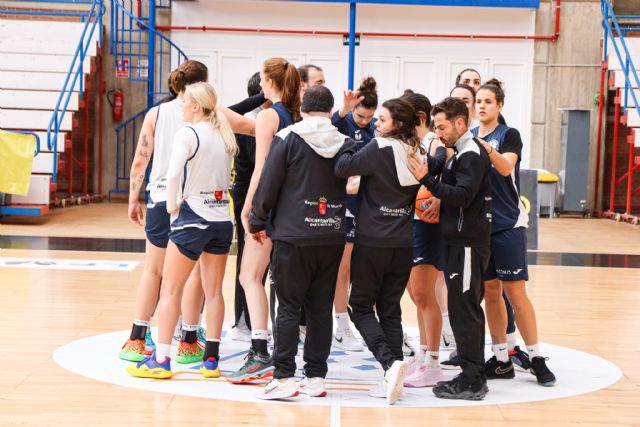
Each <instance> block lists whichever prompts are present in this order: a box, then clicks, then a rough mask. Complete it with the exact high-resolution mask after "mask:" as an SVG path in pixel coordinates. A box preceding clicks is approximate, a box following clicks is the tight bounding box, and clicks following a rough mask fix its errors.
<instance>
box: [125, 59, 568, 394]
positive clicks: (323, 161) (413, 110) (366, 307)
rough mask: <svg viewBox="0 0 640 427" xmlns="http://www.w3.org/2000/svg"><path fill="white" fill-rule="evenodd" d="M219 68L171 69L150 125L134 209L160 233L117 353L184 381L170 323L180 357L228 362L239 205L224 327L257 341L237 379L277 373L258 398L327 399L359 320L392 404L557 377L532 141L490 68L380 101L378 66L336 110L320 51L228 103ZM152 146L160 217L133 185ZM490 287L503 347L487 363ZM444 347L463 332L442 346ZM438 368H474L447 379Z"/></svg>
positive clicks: (138, 164)
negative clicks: (531, 257)
mask: <svg viewBox="0 0 640 427" xmlns="http://www.w3.org/2000/svg"><path fill="white" fill-rule="evenodd" d="M207 80H208V71H207V68H206V66H205V65H204V64H202V63H200V62H197V61H186V62H184V63H183V64H181V65H180V67H179V68H178V69H176V70H175V71H173V72H172V73H171V75H170V77H169V86H170V88H171V91H172V93H173V94H174V96H172V97H170V98H168V99H167V100H165V102H163V103H161V104H159V105H158V106H156V107H154V108H152V109H151V110H149V112H148V113H147V115H146V117H145V119H144V123H143V125H142V128H141V132H140V138H139V142H138V146H137V149H136V154H135V158H134V160H133V164H132V166H131V174H130V177H131V188H130V195H129V217H130V219H131V221H133V222H134V223H136V224H139V225H142V224H143V222H144V227H145V232H146V236H147V243H146V253H145V267H144V272H143V275H142V277H141V280H140V284H139V287H138V293H137V296H136V306H135V307H136V308H135V314H134V316H135V317H134V318H135V320H134V322H133V327H132V330H131V335H130V337H129V339H128V340H127V342H126V343H125V344H124V346H123V347H122V350H121V351H120V354H119V357H120V358H121V359H124V360H128V361H132V362H136V363H135V364H134V365H130V366H128V367H127V372H128V373H129V374H131V375H133V376H136V377H143V378H167V379H168V378H171V376H172V371H171V359H170V358H169V354H170V349H171V344H172V340H175V341H177V344H178V348H177V354H176V360H175V362H177V363H201V364H200V367H199V370H200V372H201V373H202V375H203V376H204V377H205V378H217V377H220V376H221V374H220V367H219V363H220V342H221V335H222V326H223V320H224V316H225V302H224V299H223V295H222V283H223V279H224V274H225V267H226V263H227V256H228V254H229V251H230V247H231V243H232V240H233V231H234V225H233V224H234V222H235V225H236V227H235V229H236V235H237V246H238V257H237V267H236V289H235V304H234V308H235V319H234V325H233V327H232V329H231V331H230V332H229V335H228V337H231V338H232V339H236V340H239V341H247V344H248V345H249V349H248V352H247V355H246V357H245V363H244V365H243V366H242V367H241V368H240V369H238V370H237V371H235V372H232V373H230V374H228V375H226V380H227V381H230V382H232V383H239V384H241V383H247V382H253V381H265V380H269V379H270V381H269V382H268V383H267V385H266V386H265V387H264V389H263V391H262V393H261V395H260V397H261V398H263V399H287V398H293V397H295V396H298V395H299V393H304V394H307V395H308V396H313V397H321V396H325V395H326V393H327V392H326V388H325V382H324V378H325V377H326V375H327V359H328V358H329V353H330V351H331V347H332V345H333V346H334V347H337V348H339V349H341V350H344V351H363V350H364V347H363V345H362V341H361V340H360V339H359V338H357V337H356V335H355V334H354V332H353V330H352V328H351V324H350V322H352V323H353V325H354V326H355V328H356V329H357V330H358V332H359V334H360V335H361V336H362V340H363V341H364V344H365V345H366V347H367V348H368V349H369V351H371V353H373V355H374V357H375V359H376V360H377V361H378V362H379V363H380V365H381V367H382V369H383V370H384V377H383V379H382V380H381V381H380V383H379V384H377V385H376V386H375V387H373V388H372V389H370V390H369V395H371V396H373V397H380V398H386V399H387V402H388V403H389V404H393V403H395V402H396V401H397V400H398V399H400V398H401V397H402V393H403V388H404V387H433V393H434V394H435V395H436V396H437V397H439V398H448V399H468V400H480V399H483V398H484V397H485V396H486V394H487V392H488V391H489V388H488V386H487V380H493V379H511V378H514V377H515V368H516V367H517V368H519V369H521V370H525V371H530V372H531V373H532V374H533V375H534V376H535V379H536V381H537V382H538V384H540V385H542V386H551V385H553V384H554V383H555V376H554V374H553V373H552V372H551V371H550V370H549V368H548V367H547V365H546V360H547V359H546V358H545V357H544V356H543V355H542V354H541V351H540V348H539V345H538V333H537V324H536V317H535V311H534V308H533V306H532V304H531V302H530V300H529V298H528V297H527V293H526V287H525V284H526V281H527V280H528V271H527V258H526V255H527V244H526V228H527V224H528V215H527V213H526V212H525V209H524V206H523V204H522V202H521V200H520V195H519V165H520V156H521V151H522V140H521V138H520V134H519V132H518V131H517V130H516V129H514V128H510V127H508V126H507V125H506V123H505V120H504V118H503V117H502V115H501V114H500V112H501V110H502V107H503V106H504V103H505V94H504V91H503V89H502V87H501V83H500V82H499V81H497V80H495V79H493V80H489V81H487V82H485V83H484V84H481V77H480V75H479V73H478V72H477V71H476V70H473V69H466V70H463V71H462V72H461V73H460V74H459V75H458V77H457V79H456V85H455V87H454V88H453V89H452V90H451V92H450V96H449V97H447V98H445V99H444V100H442V101H441V102H439V103H437V104H435V105H433V106H432V105H431V102H430V100H429V99H428V98H427V97H426V96H425V95H423V94H418V93H414V92H413V91H411V90H406V91H405V93H404V94H403V95H402V96H400V97H398V98H394V99H389V100H386V101H384V102H383V103H382V104H381V105H378V96H377V91H376V82H375V80H374V79H373V78H371V77H368V78H366V79H364V80H363V82H362V84H361V86H360V88H359V89H358V90H356V91H346V92H345V93H344V99H343V104H342V106H340V108H339V109H336V110H335V111H334V107H336V106H335V105H334V98H333V95H332V94H331V92H330V91H329V89H327V88H326V87H325V85H324V83H325V81H324V73H323V71H322V69H321V68H320V67H317V66H314V65H305V66H302V67H300V68H296V67H295V66H294V65H293V64H290V63H289V62H288V61H286V60H285V59H282V58H271V59H268V60H266V61H265V62H264V64H263V66H262V69H261V70H260V72H259V73H256V74H255V75H254V76H252V77H251V79H250V80H249V84H248V92H249V97H248V98H247V99H245V100H244V101H242V102H240V103H238V104H235V105H233V106H229V107H222V106H220V105H218V100H217V95H216V92H215V90H214V89H213V87H212V86H211V85H210V84H208V83H206V82H207ZM376 111H378V116H377V117H374V114H375V113H376ZM234 134H235V135H234ZM234 159H235V160H234ZM150 162H151V170H150V174H149V178H148V184H147V188H146V190H147V192H148V193H147V194H148V203H147V210H146V219H145V218H144V214H143V210H142V209H141V207H140V204H139V202H138V195H139V192H140V190H141V187H142V184H143V182H144V180H145V179H144V178H145V170H146V168H147V167H148V166H149V163H150ZM234 162H235V163H234ZM232 165H233V166H234V167H233V172H234V180H233V183H232V182H231V176H232ZM231 205H233V208H231ZM232 215H233V216H234V219H232V218H231V216H232ZM267 276H268V277H269V278H270V295H269V297H267V294H266V292H265V286H264V285H265V281H266V278H267ZM405 290H408V291H409V295H410V297H411V299H412V301H413V302H414V303H415V305H416V309H417V317H418V319H417V320H418V326H419V331H420V348H419V349H418V348H415V349H414V348H413V347H412V346H410V345H409V343H408V340H407V336H406V334H404V333H403V328H402V312H401V304H400V301H401V298H402V296H403V294H404V292H405ZM483 299H484V300H485V309H486V311H487V313H486V321H487V323H488V326H489V332H490V335H491V340H492V346H491V348H492V351H493V353H494V355H493V356H492V357H491V358H490V359H489V360H487V361H485V359H484V343H485V313H484V310H483V308H482V306H481V302H482V300H483ZM334 309H335V315H334ZM152 316H154V317H155V318H156V323H157V326H158V335H157V340H156V342H154V340H153V339H152V337H151V331H150V321H151V317H152ZM203 316H204V323H205V325H206V330H205V329H203V328H202V327H201V326H200V325H201V324H202V317H203ZM269 318H271V325H272V332H270V330H269V329H268V323H269ZM334 318H335V319H336V328H335V332H334V328H333V319H334ZM516 325H517V328H518V329H519V330H520V334H521V336H522V338H523V340H524V343H525V346H526V351H525V350H524V349H521V348H520V346H518V345H517V340H516ZM271 339H273V350H272V354H270V353H269V342H270V340H271ZM299 346H303V359H304V377H303V378H302V379H301V380H298V379H296V378H295V371H296V361H295V357H296V354H297V352H298V348H299ZM441 346H442V347H444V348H455V351H453V352H452V353H451V355H450V357H449V359H448V360H445V361H442V362H441V361H440V359H439V355H440V353H439V352H440V348H441ZM405 356H410V357H409V359H408V360H406V361H405V360H404V358H405ZM442 369H461V373H460V374H459V375H457V376H456V377H454V378H453V379H451V380H448V381H445V380H444V375H443V371H442Z"/></svg>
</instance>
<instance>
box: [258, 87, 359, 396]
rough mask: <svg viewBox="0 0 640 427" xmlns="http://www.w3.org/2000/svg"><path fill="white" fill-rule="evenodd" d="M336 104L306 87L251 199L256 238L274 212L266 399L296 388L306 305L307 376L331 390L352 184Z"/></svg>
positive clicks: (324, 92) (318, 387)
mask: <svg viewBox="0 0 640 427" xmlns="http://www.w3.org/2000/svg"><path fill="white" fill-rule="evenodd" d="M332 108H333V96H332V95H331V92H330V91H329V89H327V88H326V87H323V86H315V87H313V88H309V90H307V92H306V93H305V96H304V98H303V102H302V113H303V117H304V119H303V120H302V121H301V122H299V123H296V124H294V125H291V126H289V127H288V128H285V129H283V130H281V131H280V132H278V133H277V134H276V136H275V138H274V141H273V143H272V144H271V149H270V151H269V154H268V156H267V159H266V163H265V166H264V169H263V172H262V175H261V177H260V183H259V185H258V188H257V190H256V194H255V196H254V199H253V206H252V211H251V215H250V218H249V224H250V232H251V234H252V237H253V238H254V239H256V240H257V241H259V242H260V241H262V239H264V238H265V236H266V235H265V227H266V223H267V221H268V216H269V212H271V221H272V224H273V233H272V235H271V239H272V240H273V252H272V254H271V275H272V279H273V285H274V286H275V294H276V299H277V301H276V316H275V322H274V330H273V332H274V334H273V335H274V340H275V342H274V344H275V347H274V350H273V362H274V365H275V372H274V378H275V380H274V381H272V382H271V383H270V384H269V385H268V386H267V387H266V388H265V392H264V394H263V396H262V397H263V398H265V399H278V398H286V397H293V396H295V395H297V393H298V386H297V385H296V383H295V381H294V380H293V377H294V374H295V370H296V363H295V356H296V353H297V351H298V335H299V332H298V330H299V329H298V323H299V320H300V316H301V314H300V310H301V309H302V308H303V307H304V310H305V313H306V318H307V339H306V340H305V346H304V361H305V367H304V369H305V376H306V377H307V380H314V387H313V390H314V391H313V394H311V393H308V394H311V395H314V396H320V395H324V394H325V393H326V392H325V391H324V380H323V379H324V377H325V376H326V374H327V358H328V357H329V352H330V350H331V338H332V334H333V328H332V320H333V317H332V308H333V295H334V292H335V285H336V278H337V275H338V267H339V265H340V259H341V257H342V251H343V249H344V237H345V225H344V215H345V207H344V198H345V196H346V190H345V188H346V183H347V180H346V179H342V178H337V177H336V176H335V175H334V173H333V167H334V157H335V155H336V154H337V152H338V150H339V149H340V148H341V147H342V145H343V144H344V141H345V139H346V137H345V136H344V135H342V134H340V133H339V132H338V130H337V129H336V128H335V127H334V126H333V125H331V119H330V113H331V109H332ZM309 388H311V387H309ZM307 391H308V390H307ZM303 392H305V390H304V389H303Z"/></svg>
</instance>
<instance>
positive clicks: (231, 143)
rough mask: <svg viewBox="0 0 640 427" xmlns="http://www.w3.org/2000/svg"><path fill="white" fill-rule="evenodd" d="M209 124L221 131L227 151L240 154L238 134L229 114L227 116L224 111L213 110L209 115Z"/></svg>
mask: <svg viewBox="0 0 640 427" xmlns="http://www.w3.org/2000/svg"><path fill="white" fill-rule="evenodd" d="M209 124H211V127H213V128H214V129H217V130H218V131H219V132H220V136H221V137H222V140H223V141H224V147H225V149H226V151H227V153H229V154H233V155H234V156H235V155H236V154H238V150H239V148H238V143H237V141H236V136H235V134H234V133H233V130H231V125H230V124H229V120H228V119H227V116H225V115H224V113H223V112H222V111H216V110H213V111H212V112H211V114H210V115H209Z"/></svg>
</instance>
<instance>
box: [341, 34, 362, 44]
mask: <svg viewBox="0 0 640 427" xmlns="http://www.w3.org/2000/svg"><path fill="white" fill-rule="evenodd" d="M342 46H349V34H343V35H342ZM356 46H360V36H356Z"/></svg>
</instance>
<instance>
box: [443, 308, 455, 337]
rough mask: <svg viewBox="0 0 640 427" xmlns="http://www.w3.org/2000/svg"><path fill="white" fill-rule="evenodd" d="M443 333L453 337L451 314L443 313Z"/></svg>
mask: <svg viewBox="0 0 640 427" xmlns="http://www.w3.org/2000/svg"><path fill="white" fill-rule="evenodd" d="M442 331H443V332H444V333H446V334H447V335H453V330H452V329H451V322H450V321H449V312H446V313H442Z"/></svg>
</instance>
